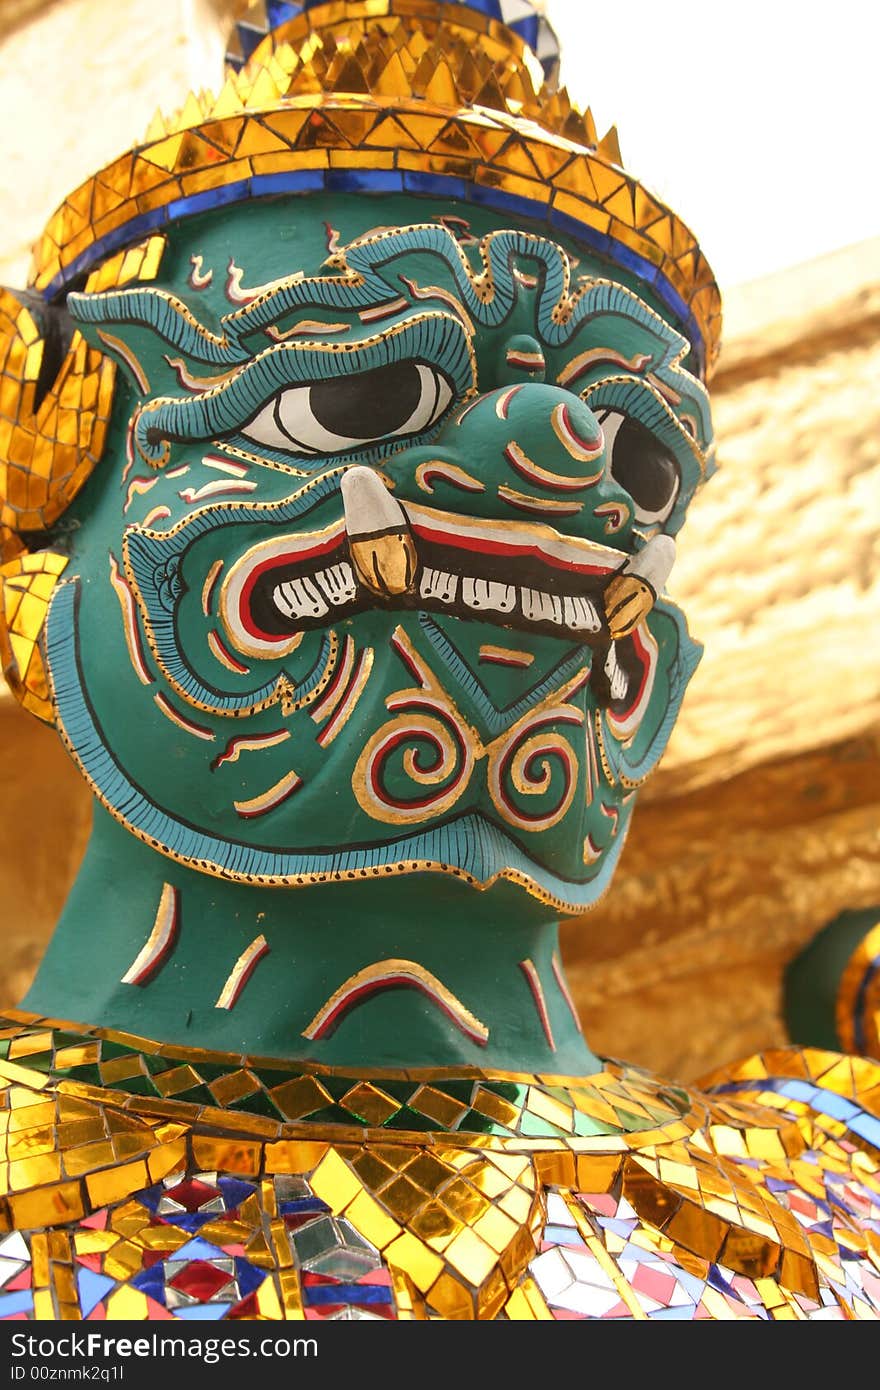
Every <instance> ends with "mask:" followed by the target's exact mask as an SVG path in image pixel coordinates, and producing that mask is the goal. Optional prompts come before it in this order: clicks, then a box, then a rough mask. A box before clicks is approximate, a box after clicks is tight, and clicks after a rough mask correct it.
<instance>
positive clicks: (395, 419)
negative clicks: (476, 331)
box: [309, 362, 422, 439]
mask: <svg viewBox="0 0 880 1390" xmlns="http://www.w3.org/2000/svg"><path fill="white" fill-rule="evenodd" d="M421 395H422V378H421V376H420V374H419V370H418V367H417V366H416V363H415V362H394V363H392V364H391V365H389V366H387V367H374V368H373V370H372V371H369V372H357V373H356V374H355V375H354V376H344V377H332V378H331V379H330V380H329V381H316V382H315V384H314V385H313V386H312V388H311V392H310V395H309V405H310V406H311V410H312V414H313V415H314V417H315V419H316V420H317V421H318V423H319V424H320V425H323V426H324V429H325V430H329V431H330V433H331V434H339V435H342V436H343V438H348V439H378V438H379V437H380V436H381V435H383V434H393V433H394V431H395V430H399V429H400V427H401V425H405V424H406V422H407V420H408V419H409V418H410V416H411V415H412V413H413V411H414V410H415V408H416V406H417V405H418V404H419V401H420V399H421Z"/></svg>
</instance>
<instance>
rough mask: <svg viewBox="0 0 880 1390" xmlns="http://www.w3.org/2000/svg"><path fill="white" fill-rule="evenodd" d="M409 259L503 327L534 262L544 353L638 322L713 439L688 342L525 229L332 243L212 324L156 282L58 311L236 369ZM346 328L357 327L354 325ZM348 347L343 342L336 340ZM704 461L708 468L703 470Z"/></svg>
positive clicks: (392, 281) (380, 234) (374, 296)
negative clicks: (307, 267) (258, 343)
mask: <svg viewBox="0 0 880 1390" xmlns="http://www.w3.org/2000/svg"><path fill="white" fill-rule="evenodd" d="M411 255H419V256H421V257H422V264H424V261H425V258H433V259H435V260H437V261H439V262H440V263H441V264H442V265H443V266H444V267H445V269H446V270H447V271H448V273H449V274H450V276H451V278H452V282H453V284H454V288H455V291H456V293H457V294H458V296H459V302H460V304H461V306H462V309H463V311H464V313H465V314H466V315H467V316H469V318H470V319H471V320H472V322H473V324H474V325H479V326H482V327H486V328H489V329H493V328H499V329H500V328H501V327H502V325H503V324H504V322H505V321H506V319H507V317H508V316H509V314H510V312H511V310H512V308H513V306H514V304H515V302H516V299H517V296H518V295H519V293H520V292H521V290H520V286H519V284H518V281H517V278H516V275H515V274H514V271H515V269H516V266H517V264H521V263H523V262H528V264H529V265H530V267H532V268H533V269H534V268H537V270H538V275H537V282H536V286H535V298H534V322H535V331H536V333H537V335H538V337H539V338H540V339H541V341H542V342H543V343H545V344H546V346H547V347H548V348H550V349H556V350H562V351H564V350H566V349H568V348H570V347H571V346H572V345H573V344H574V342H575V340H576V339H577V338H578V337H580V339H581V341H584V340H590V341H596V342H601V341H602V339H603V338H606V337H607V338H609V339H611V340H613V339H614V338H615V321H616V323H617V324H629V325H633V326H635V327H636V328H638V329H639V330H640V331H641V333H642V334H643V335H644V337H645V342H646V348H648V349H649V351H650V364H649V370H650V371H651V372H653V373H654V374H655V375H656V376H657V377H658V378H659V379H660V380H661V381H662V382H663V383H664V384H665V385H667V386H668V387H670V388H671V389H672V390H674V391H675V392H677V393H679V394H683V395H685V396H687V397H689V398H690V402H691V405H692V408H693V410H694V411H695V414H696V416H697V417H698V425H699V429H700V433H701V435H702V436H703V441H704V443H705V444H706V445H707V446H708V444H709V441H710V440H711V423H710V415H709V408H708V396H707V393H706V390H705V387H704V386H703V384H702V383H701V382H700V381H699V379H698V378H697V377H695V376H693V375H692V374H691V373H690V372H689V371H687V369H686V368H685V367H684V366H683V365H682V363H683V362H684V360H685V357H686V355H687V353H688V351H689V347H690V345H689V343H688V341H687V339H686V338H685V337H683V336H682V334H681V333H679V332H677V331H676V329H674V328H673V327H672V326H671V325H670V324H669V323H668V322H667V321H666V320H665V319H664V318H663V317H662V316H661V315H660V314H658V313H656V312H655V311H654V310H653V309H652V308H650V306H649V305H647V304H646V303H645V302H644V301H643V300H642V299H641V298H640V297H639V296H638V294H636V293H634V292H633V291H632V290H629V289H627V288H625V287H624V286H622V285H620V284H618V283H616V282H615V281H613V280H603V279H593V278H590V277H581V278H578V279H576V280H574V281H573V279H572V262H571V260H570V258H569V256H568V254H567V253H566V251H565V250H564V249H563V248H562V247H560V246H559V245H558V244H557V243H556V242H554V241H552V240H550V239H549V238H547V237H543V236H540V235H538V234H536V233H533V232H524V231H518V230H515V229H507V230H501V231H496V232H490V233H489V234H488V235H487V236H485V237H484V238H483V240H482V241H481V242H480V244H479V248H478V252H477V257H475V260H477V261H478V264H472V262H471V260H470V259H469V258H468V255H467V253H466V251H465V250H464V249H463V248H462V247H461V246H460V245H459V243H458V242H457V241H456V239H455V238H454V237H453V235H452V234H451V232H450V231H449V230H448V228H446V227H444V226H442V225H440V224H439V223H422V224H417V225H414V226H409V227H400V228H392V229H388V230H384V231H383V230H379V231H376V230H373V231H370V232H366V233H365V234H364V235H363V236H362V237H359V238H356V239H355V240H354V241H352V242H350V243H349V244H348V245H347V246H345V247H341V248H340V249H339V250H338V251H336V252H335V253H334V254H333V255H332V256H331V257H330V258H329V259H328V260H327V261H326V262H325V264H324V267H323V269H325V270H327V271H328V272H331V273H328V274H324V275H317V276H304V275H302V274H300V273H299V272H297V274H295V275H291V276H288V277H287V278H285V279H282V280H278V281H277V282H275V283H274V284H273V285H271V286H269V287H267V288H266V289H265V290H264V291H263V292H262V293H261V294H258V295H257V296H256V298H254V299H253V300H251V301H250V302H249V303H248V304H246V305H244V306H243V307H242V308H239V309H236V310H235V311H234V312H232V313H229V314H227V315H225V316H224V317H223V318H222V319H221V322H220V327H221V331H220V332H219V333H214V332H212V331H211V330H210V329H208V328H206V327H205V326H204V325H203V324H201V323H200V322H199V321H198V319H197V318H196V317H195V315H194V314H193V313H192V311H191V310H190V309H189V308H188V307H187V306H186V304H184V303H183V301H182V300H180V299H178V298H177V297H176V296H174V295H172V294H170V293H169V292H168V291H166V290H162V289H159V288H158V287H155V286H137V287H133V288H129V289H124V290H116V291H108V292H106V293H103V294H93V295H89V294H71V295H70V296H69V298H68V307H69V309H70V312H71V315H72V317H73V318H74V319H75V320H76V321H77V322H78V323H80V324H83V325H90V324H95V325H98V324H115V325H124V324H131V325H133V326H141V327H146V328H149V329H151V330H152V331H153V332H154V333H155V334H156V335H157V336H158V337H159V338H160V339H162V340H163V341H164V342H166V343H168V344H170V345H171V346H172V347H173V348H175V349H177V350H178V351H179V352H180V353H182V354H183V355H184V356H186V357H187V358H189V359H190V360H191V361H194V362H202V363H208V364H210V365H211V366H213V367H218V366H219V367H226V368H236V367H238V366H241V365H242V364H244V363H247V362H249V361H256V360H259V356H262V354H260V353H258V352H255V349H254V347H253V345H252V346H250V347H249V346H248V344H247V339H248V338H251V339H252V338H253V335H254V334H260V335H262V336H263V337H264V338H265V336H266V335H268V334H269V333H270V332H271V330H272V329H273V328H277V327H278V326H279V325H280V324H281V323H282V322H283V321H284V320H285V318H286V317H287V315H289V314H292V313H294V312H298V311H301V310H303V309H313V310H314V309H317V310H328V311H332V312H335V313H337V314H343V315H349V316H350V315H353V314H358V313H360V314H363V313H364V312H365V311H368V310H371V309H375V308H378V307H381V306H382V305H389V304H391V303H394V302H396V301H397V300H399V297H400V281H401V276H400V271H401V269H402V267H403V265H404V264H405V262H406V258H407V257H408V256H411ZM353 327H356V326H355V325H353ZM342 345H343V346H346V347H347V346H348V344H342ZM711 467H712V466H711V461H710V462H709V463H708V466H707V469H706V471H707V473H708V472H710V471H711Z"/></svg>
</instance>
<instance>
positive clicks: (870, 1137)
mask: <svg viewBox="0 0 880 1390" xmlns="http://www.w3.org/2000/svg"><path fill="white" fill-rule="evenodd" d="M849 1128H850V1129H851V1130H852V1132H853V1134H858V1135H859V1136H860V1138H862V1139H867V1141H868V1143H869V1144H874V1145H876V1146H877V1147H878V1148H880V1120H875V1119H874V1116H873V1115H865V1114H862V1115H860V1116H859V1118H858V1119H857V1120H850V1121H849Z"/></svg>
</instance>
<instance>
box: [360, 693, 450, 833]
mask: <svg viewBox="0 0 880 1390" xmlns="http://www.w3.org/2000/svg"><path fill="white" fill-rule="evenodd" d="M437 708H438V714H437V715H436V716H435V715H432V714H426V713H423V712H422V711H421V710H419V709H418V708H417V703H416V702H414V703H413V709H412V712H411V713H406V714H399V715H397V716H396V718H394V719H390V720H389V721H388V723H387V724H384V725H383V726H382V728H381V729H380V730H379V731H378V733H376V734H374V735H373V737H372V738H371V739H370V740H369V741H368V743H367V745H366V747H365V748H364V750H363V752H362V753H361V756H360V758H359V759H358V762H357V766H356V768H355V771H354V777H353V779H352V787H353V790H354V794H355V797H356V798H357V801H358V804H359V805H360V807H361V809H362V810H363V811H366V813H367V815H368V816H371V817H372V818H373V819H375V820H380V821H383V822H385V823H386V824H388V825H403V824H406V823H408V822H412V821H422V820H427V819H429V818H431V817H433V816H439V815H442V814H443V813H444V812H445V811H448V810H450V809H451V808H452V807H453V806H454V805H455V803H456V802H457V801H458V799H459V798H460V797H461V796H462V794H463V793H464V791H465V789H466V788H467V785H468V783H469V782H470V779H471V774H472V773H473V770H474V750H473V748H472V747H471V744H470V742H469V740H468V737H467V731H466V730H465V729H464V728H463V727H462V726H461V725H460V724H459V723H458V722H457V721H454V719H453V716H452V714H451V711H449V710H444V709H442V707H440V706H439V705H438V707H437ZM444 718H445V719H447V720H449V724H444V723H443V719H444ZM404 744H408V745H409V746H408V747H406V748H405V749H404V752H403V757H402V762H403V769H404V771H405V772H406V775H407V776H408V777H409V779H410V780H411V781H412V782H413V783H414V784H415V785H416V786H417V787H420V788H422V789H425V788H429V787H439V790H438V791H436V792H434V793H433V794H431V793H429V794H426V795H421V796H416V797H413V798H407V799H403V798H402V797H397V796H395V795H394V794H393V793H392V792H391V791H390V790H389V789H388V787H387V784H386V764H387V761H388V759H389V757H390V756H391V754H393V753H394V752H395V750H396V749H398V748H400V747H401V746H402V745H404ZM426 744H427V745H428V746H429V748H430V750H431V751H430V753H429V755H428V758H429V761H426V760H425V759H424V755H423V752H422V749H423V748H424V745H426ZM413 745H415V746H413ZM450 778H451V779H452V780H451V781H450V780H449V779H450ZM441 783H444V784H446V785H445V786H440V785H439V784H441Z"/></svg>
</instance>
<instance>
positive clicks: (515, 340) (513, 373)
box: [497, 333, 547, 386]
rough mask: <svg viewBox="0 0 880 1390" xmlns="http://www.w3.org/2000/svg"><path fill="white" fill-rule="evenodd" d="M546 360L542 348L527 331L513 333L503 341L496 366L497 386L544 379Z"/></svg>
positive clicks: (537, 381) (538, 381)
mask: <svg viewBox="0 0 880 1390" xmlns="http://www.w3.org/2000/svg"><path fill="white" fill-rule="evenodd" d="M546 372H547V362H546V360H545V358H544V349H543V348H542V347H541V344H540V343H539V342H538V340H537V338H533V337H531V336H530V334H528V333H514V334H512V335H511V336H510V337H509V338H508V339H507V340H506V342H505V343H504V345H503V347H502V349H501V357H500V361H499V363H498V366H497V377H498V385H499V386H516V385H518V384H520V383H525V382H536V383H540V382H543V381H544V378H545V376H546Z"/></svg>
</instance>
